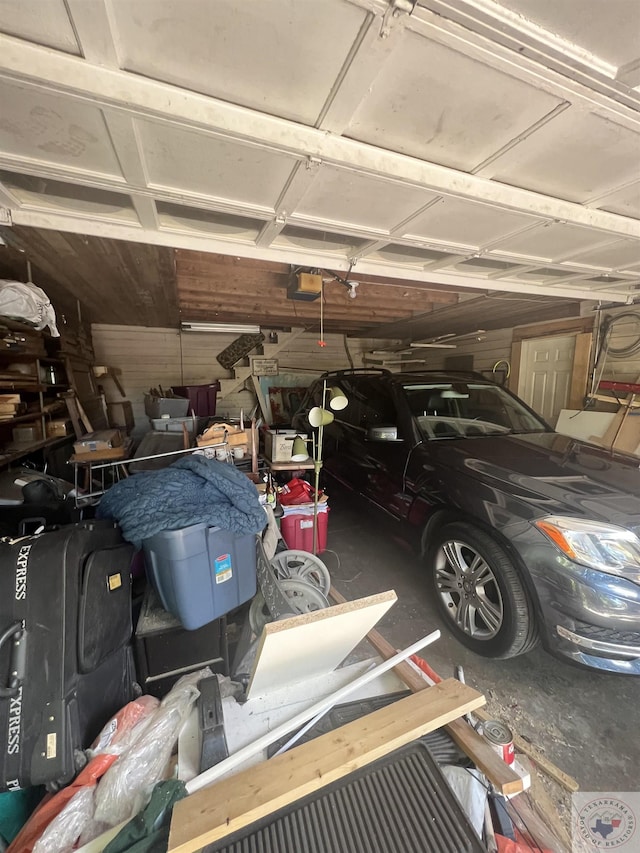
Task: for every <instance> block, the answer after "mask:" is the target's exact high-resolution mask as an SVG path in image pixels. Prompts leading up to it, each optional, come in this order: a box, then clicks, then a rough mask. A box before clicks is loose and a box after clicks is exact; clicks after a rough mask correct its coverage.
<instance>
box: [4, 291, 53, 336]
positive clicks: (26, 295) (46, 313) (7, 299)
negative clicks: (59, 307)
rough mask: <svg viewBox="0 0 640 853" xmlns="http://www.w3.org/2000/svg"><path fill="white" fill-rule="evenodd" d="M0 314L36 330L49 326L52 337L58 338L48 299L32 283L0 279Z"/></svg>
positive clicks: (51, 306)
mask: <svg viewBox="0 0 640 853" xmlns="http://www.w3.org/2000/svg"><path fill="white" fill-rule="evenodd" d="M0 314H1V315H2V316H3V317H15V318H16V319H18V320H24V321H25V322H27V323H31V324H32V325H33V326H35V327H36V329H44V327H45V326H49V330H50V332H51V335H52V337H54V338H59V337H60V332H59V331H58V327H57V326H56V314H55V311H54V310H53V305H52V304H51V302H50V301H49V297H48V296H47V294H46V293H45V292H44V290H42V289H41V288H40V287H37V286H36V285H35V284H33V283H32V282H24V281H10V280H8V279H0Z"/></svg>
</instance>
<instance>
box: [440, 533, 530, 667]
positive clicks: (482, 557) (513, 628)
mask: <svg viewBox="0 0 640 853" xmlns="http://www.w3.org/2000/svg"><path fill="white" fill-rule="evenodd" d="M426 562H427V566H428V568H429V575H430V582H431V586H432V589H433V591H434V593H435V596H436V602H437V605H438V610H439V611H440V613H441V614H442V616H443V618H444V620H445V623H446V624H447V625H448V627H449V629H450V631H451V632H452V634H453V635H454V636H455V637H456V638H457V639H458V640H459V642H461V643H462V644H463V645H465V646H467V648H469V649H471V650H472V651H474V652H475V653H476V654H479V655H484V656H485V657H491V658H510V657H515V656H516V655H521V654H524V653H525V652H528V651H529V650H530V649H532V648H533V647H534V646H536V645H537V643H538V628H537V623H536V619H535V610H534V606H533V603H532V600H531V596H530V595H529V593H528V591H527V589H526V587H525V584H524V582H523V579H522V577H521V575H520V572H519V570H518V569H517V568H516V566H515V564H514V563H513V561H512V559H511V557H510V556H509V554H508V553H507V551H506V550H505V548H504V547H503V546H502V545H501V544H500V543H499V542H498V541H496V539H495V538H494V537H493V536H491V535H489V534H488V533H486V532H485V531H484V530H482V529H480V528H479V527H476V526H475V525H474V524H471V523H469V522H467V521H452V522H449V523H448V524H445V525H443V526H442V527H439V528H437V529H435V530H432V531H430V533H429V539H428V546H427V551H426Z"/></svg>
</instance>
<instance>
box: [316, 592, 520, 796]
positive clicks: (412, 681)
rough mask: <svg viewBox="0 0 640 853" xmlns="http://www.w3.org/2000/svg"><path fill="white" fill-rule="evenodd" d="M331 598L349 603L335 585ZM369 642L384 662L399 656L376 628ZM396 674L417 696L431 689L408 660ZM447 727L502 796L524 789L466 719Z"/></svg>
mask: <svg viewBox="0 0 640 853" xmlns="http://www.w3.org/2000/svg"><path fill="white" fill-rule="evenodd" d="M329 596H330V598H332V599H333V600H334V601H337V602H339V603H342V602H345V601H346V598H345V597H344V596H343V595H341V594H340V593H339V592H338V590H337V589H335V587H333V586H332V587H331V589H330V591H329ZM367 640H368V641H369V642H370V643H371V645H372V646H373V648H374V649H375V650H376V651H377V652H378V654H379V655H380V657H382V658H384V660H389V659H390V658H391V657H392V656H393V655H395V654H396V650H395V649H394V648H393V646H392V645H391V643H389V642H388V641H387V640H386V639H385V638H384V637H383V636H382V634H380V633H379V632H378V631H376V630H375V628H374V629H373V630H372V631H369V633H368V634H367ZM394 671H395V673H396V674H397V675H398V676H399V677H400V678H401V679H402V680H403V681H404V683H405V684H406V685H407V687H408V688H409V689H410V690H412V691H413V692H414V693H418V692H420V691H422V690H426V689H428V687H429V684H428V682H427V681H425V679H424V678H423V677H422V676H421V675H420V674H419V673H418V672H416V670H415V669H414V668H413V667H412V666H411V665H410V664H408V663H407V662H406V661H403V662H402V663H400V664H398V665H397V666H395V667H394ZM434 675H435V673H434ZM446 728H447V732H448V733H449V734H450V735H451V737H452V738H453V739H454V741H455V742H456V743H457V744H458V746H459V747H460V749H461V750H462V751H463V752H464V753H465V754H466V755H468V756H469V758H471V760H472V761H473V762H474V763H475V764H476V766H477V767H478V768H479V769H480V770H482V772H483V773H484V775H485V776H486V777H487V779H489V781H490V782H492V783H493V785H495V787H496V788H497V789H498V791H499V792H500V793H501V794H504V795H505V796H506V795H510V794H518V793H519V792H520V791H522V790H523V785H522V779H521V778H520V777H519V776H518V774H517V773H516V772H515V771H514V770H512V769H511V768H510V767H508V766H507V765H506V764H505V763H504V761H502V759H501V758H500V756H499V755H498V754H497V753H496V752H494V751H493V749H492V748H491V746H489V744H488V743H487V741H486V740H485V739H484V738H483V737H481V736H480V735H479V734H478V733H477V731H476V730H475V729H474V728H472V727H471V726H470V725H469V724H468V723H467V722H465V720H455V721H454V722H452V723H450V724H449V725H448V726H447V727H446Z"/></svg>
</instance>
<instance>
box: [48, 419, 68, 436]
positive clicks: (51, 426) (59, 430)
mask: <svg viewBox="0 0 640 853" xmlns="http://www.w3.org/2000/svg"><path fill="white" fill-rule="evenodd" d="M72 432H73V427H72V425H71V421H67V420H64V419H63V418H58V419H56V420H53V421H49V422H48V424H47V438H58V437H62V436H65V435H71V433H72Z"/></svg>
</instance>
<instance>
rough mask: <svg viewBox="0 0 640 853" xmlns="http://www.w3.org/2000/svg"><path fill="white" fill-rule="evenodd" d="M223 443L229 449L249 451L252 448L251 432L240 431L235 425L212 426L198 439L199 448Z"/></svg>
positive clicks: (221, 424)
mask: <svg viewBox="0 0 640 853" xmlns="http://www.w3.org/2000/svg"><path fill="white" fill-rule="evenodd" d="M223 443H226V444H227V445H228V446H229V447H245V448H246V449H247V450H248V449H250V448H251V430H250V429H240V427H239V426H237V425H236V426H234V425H233V424H225V423H220V424H212V425H211V426H210V427H208V428H207V429H206V430H205V431H204V432H203V433H202V434H201V435H199V436H198V437H197V438H196V444H197V445H198V447H207V445H210V444H223Z"/></svg>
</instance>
